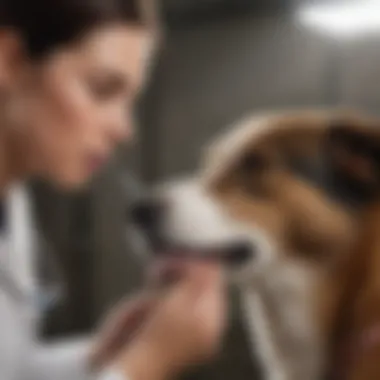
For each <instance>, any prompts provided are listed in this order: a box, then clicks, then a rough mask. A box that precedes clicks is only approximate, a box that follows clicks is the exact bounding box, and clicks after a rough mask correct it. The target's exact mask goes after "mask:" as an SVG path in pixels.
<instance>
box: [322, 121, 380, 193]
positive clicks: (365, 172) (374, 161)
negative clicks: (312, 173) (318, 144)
mask: <svg viewBox="0 0 380 380" xmlns="http://www.w3.org/2000/svg"><path fill="white" fill-rule="evenodd" d="M327 147H328V157H329V161H330V164H331V168H332V170H333V172H334V174H335V175H337V176H338V177H339V178H340V179H341V180H344V181H345V182H346V184H347V185H348V186H352V187H353V188H354V189H356V190H360V191H361V192H362V193H363V195H364V194H366V195H368V196H373V195H377V194H378V193H380V124H379V126H378V127H377V126H376V125H375V124H371V125H365V126H363V125H360V124H357V123H355V122H345V121H340V122H336V123H334V124H333V125H332V126H331V127H330V128H329V131H328V143H327Z"/></svg>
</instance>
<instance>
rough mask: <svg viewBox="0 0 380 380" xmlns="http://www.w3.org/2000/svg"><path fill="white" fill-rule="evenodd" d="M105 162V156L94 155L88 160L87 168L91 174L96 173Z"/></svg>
mask: <svg viewBox="0 0 380 380" xmlns="http://www.w3.org/2000/svg"><path fill="white" fill-rule="evenodd" d="M106 161H107V159H106V156H104V155H96V154H94V155H92V156H90V158H89V159H88V168H89V170H90V171H91V172H94V171H97V170H99V169H100V168H101V167H102V166H104V164H105V162H106Z"/></svg>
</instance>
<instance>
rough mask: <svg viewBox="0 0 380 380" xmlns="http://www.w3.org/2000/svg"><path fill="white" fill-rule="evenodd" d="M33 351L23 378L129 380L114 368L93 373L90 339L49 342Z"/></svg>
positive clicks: (23, 379)
mask: <svg viewBox="0 0 380 380" xmlns="http://www.w3.org/2000/svg"><path fill="white" fill-rule="evenodd" d="M33 351H34V352H33V354H32V355H31V357H30V362H29V363H30V365H29V366H28V368H27V371H25V373H24V376H22V380H129V379H127V378H126V377H125V376H124V375H123V374H121V373H119V372H118V371H116V370H114V369H107V370H105V371H103V372H101V373H97V374H95V373H92V372H91V371H90V369H89V367H88V364H87V363H88V362H87V358H88V352H89V341H88V340H75V341H71V342H65V343H59V344H47V345H43V346H40V347H38V348H36V349H35V350H33Z"/></svg>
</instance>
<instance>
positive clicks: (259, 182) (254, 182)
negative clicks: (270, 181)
mask: <svg viewBox="0 0 380 380" xmlns="http://www.w3.org/2000/svg"><path fill="white" fill-rule="evenodd" d="M268 167H269V160H268V158H267V157H266V156H264V155H261V154H258V153H254V154H250V155H248V156H246V157H244V159H243V160H242V161H241V166H240V171H239V178H240V184H241V186H242V189H244V192H245V193H247V194H249V195H250V196H254V197H263V196H266V194H267V186H266V179H265V173H267V172H268V171H267V169H268Z"/></svg>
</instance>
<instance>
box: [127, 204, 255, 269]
mask: <svg viewBox="0 0 380 380" xmlns="http://www.w3.org/2000/svg"><path fill="white" fill-rule="evenodd" d="M169 207H170V204H169V203H168V202H165V201H164V200H162V199H159V198H153V197H150V198H149V197H146V198H144V199H142V200H139V201H138V202H135V203H134V204H133V205H132V207H131V208H130V210H129V218H130V220H131V222H132V223H133V224H134V225H135V226H136V227H137V228H138V229H139V230H140V231H141V232H142V233H143V234H144V235H145V236H146V238H147V240H148V242H149V244H150V246H151V248H152V252H153V254H154V255H155V256H156V257H158V258H170V259H171V258H177V259H181V258H183V259H196V260H198V259H202V260H218V261H222V262H223V263H225V264H227V265H229V266H234V267H235V266H240V265H243V264H244V263H245V262H247V261H248V260H251V259H252V258H253V257H254V254H255V250H254V247H252V244H251V243H249V242H246V241H243V240H232V241H229V242H228V243H225V244H220V245H212V246H208V247H205V246H196V245H190V244H178V243H173V242H171V241H168V239H166V238H165V236H164V233H163V231H162V226H163V224H164V220H165V217H166V212H167V211H168V208H169Z"/></svg>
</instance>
